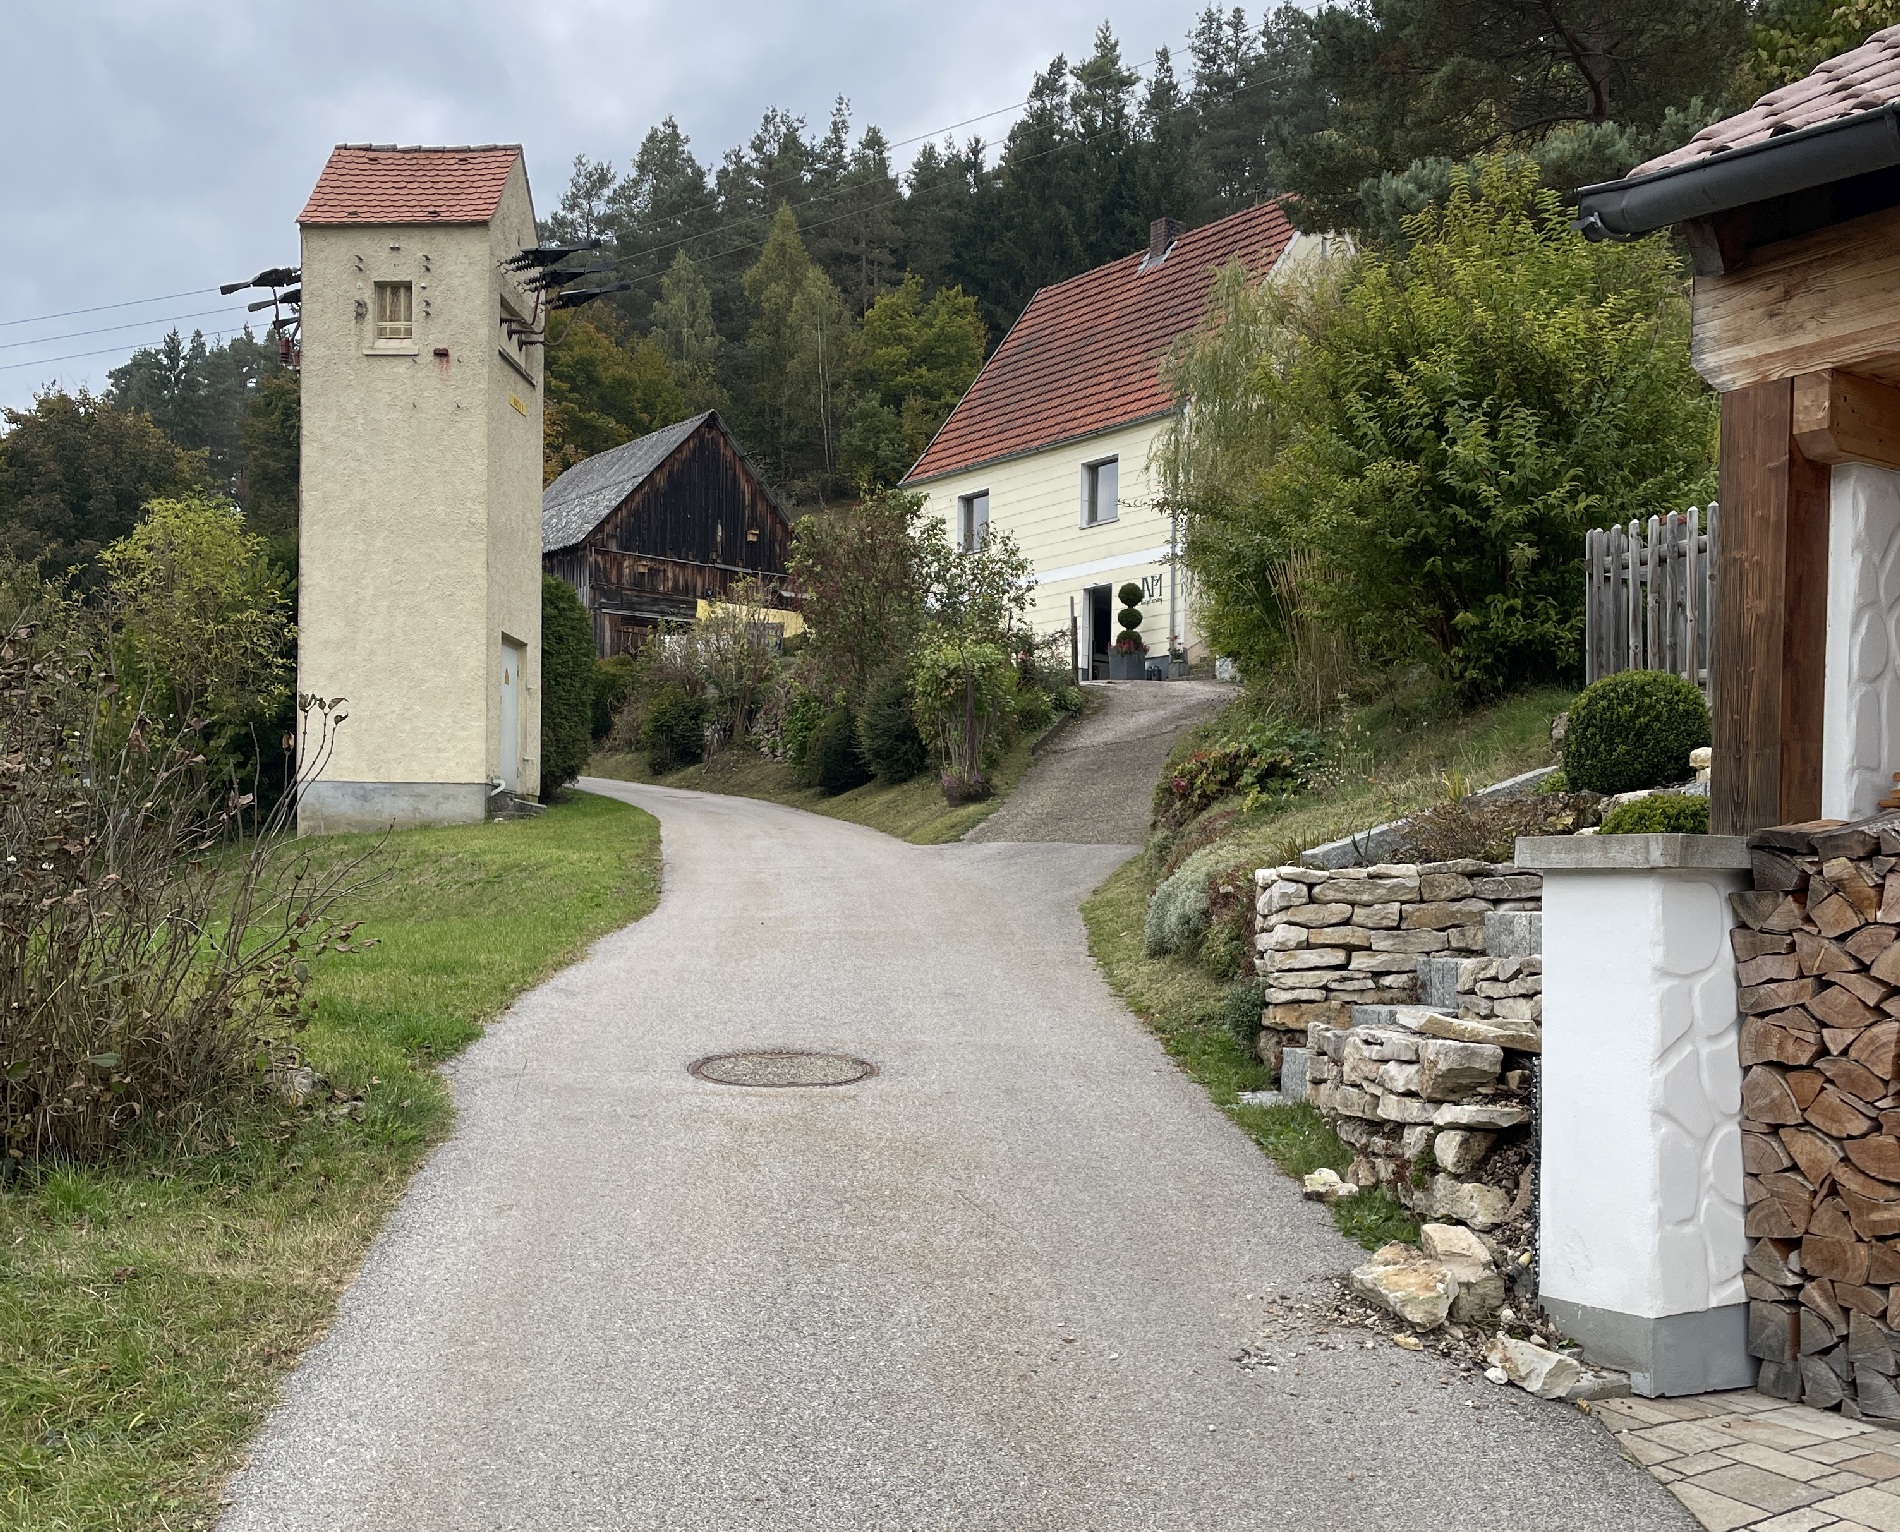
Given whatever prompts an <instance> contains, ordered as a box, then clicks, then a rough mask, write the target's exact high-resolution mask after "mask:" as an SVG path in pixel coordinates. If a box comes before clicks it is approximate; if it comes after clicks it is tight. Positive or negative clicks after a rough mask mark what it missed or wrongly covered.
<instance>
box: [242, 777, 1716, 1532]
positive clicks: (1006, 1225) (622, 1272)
mask: <svg viewBox="0 0 1900 1532" xmlns="http://www.w3.org/2000/svg"><path fill="white" fill-rule="evenodd" d="M588 786H589V787H590V788H592V789H593V790H595V791H600V792H606V793H611V794H613V795H615V796H618V797H622V798H625V799H627V800H629V801H632V802H636V803H639V804H642V805H643V806H646V807H648V808H651V809H652V810H654V811H655V812H656V813H658V814H659V815H660V817H661V819H662V821H663V823H664V827H665V847H666V886H665V894H664V897H663V898H662V900H661V903H660V905H659V908H658V909H657V910H656V911H655V912H654V913H653V914H652V915H650V916H649V917H648V918H647V919H645V920H644V921H642V922H640V923H638V924H637V925H634V926H632V927H629V928H628V929H626V930H624V931H622V932H620V933H618V934H616V935H614V936H612V937H609V938H607V939H606V940H604V941H602V942H601V943H600V944H599V945H598V946H597V947H596V948H595V950H594V951H593V953H592V954H591V955H590V956H589V957H588V958H587V959H586V960H585V961H583V962H581V963H579V964H577V965H576V966H574V967H573V968H570V969H568V970H567V971H566V972H564V973H562V974H560V975H559V976H557V977H556V978H555V979H553V980H551V981H550V982H549V983H547V984H545V985H543V986H541V987H540V988H539V989H537V990H535V991H533V992H532V993H530V994H528V995H526V996H524V997H523V998H522V999H521V1001H520V1002H519V1003H518V1004H517V1005H516V1006H515V1007H514V1008H513V1010H512V1011H511V1012H510V1013H509V1015H508V1016H506V1017H505V1018H503V1019H502V1020H501V1021H500V1022H498V1023H497V1024H496V1025H495V1026H493V1027H492V1028H491V1029H490V1030H489V1032H488V1034H487V1035H486V1036H485V1037H484V1038H483V1039H482V1040H481V1041H479V1042H477V1043H476V1044H475V1045H474V1046H473V1047H472V1048H470V1049H469V1050H468V1052H467V1053H466V1054H465V1055H463V1057H462V1058H461V1059H460V1060H459V1061H458V1063H457V1064H456V1066H455V1069H454V1088H455V1093H456V1097H457V1100H458V1102H459V1105H460V1109H461V1116H460V1120H459V1125H458V1127H457V1129H456V1131H455V1134H454V1136H453V1137H452V1138H451V1139H450V1140H449V1142H447V1143H446V1144H445V1145H443V1146H442V1148H441V1149H440V1150H439V1151H438V1152H437V1153H436V1154H435V1156H434V1157H433V1158H432V1159H431V1160H430V1161H429V1163H428V1165H427V1166H426V1167H425V1168H424V1170H423V1171H422V1173H421V1174H420V1176H419V1177H418V1178H417V1180H416V1181H415V1183H414V1185H413V1187H412V1189H411V1190H410V1192H409V1193H408V1195H407V1196H406V1197H405V1199H404V1200H403V1202H402V1204H401V1206H400V1208H399V1210H398V1211H397V1213H396V1214H395V1216H394V1217H393V1218H392V1219H391V1221H390V1223H389V1224H388V1226H387V1227H386V1229H385V1230H384V1232H383V1234H382V1235H381V1237H380V1238H379V1239H378V1240H377V1242H376V1245H375V1247H374V1249H373V1250H372V1252H371V1254H370V1257H369V1260H368V1262H367V1264H366V1266H365V1268H364V1270H363V1272H362V1274H361V1276H360V1277H359V1278H358V1280H357V1281H356V1283H355V1284H354V1286H353V1287H352V1288H351V1289H350V1291H349V1292H348V1294H347V1295H346V1297H345V1298H344V1301H343V1304H342V1307H341V1310H340V1312H339V1314H338V1316H337V1319H336V1322H335V1324H334V1325H333V1327H332V1329H331V1331H330V1333H329V1334H328V1336H327V1337H326V1338H325V1339H324V1340H323V1341H322V1342H321V1343H319V1344H318V1345H317V1346H316V1347H315V1348H314V1349H313V1351H312V1352H311V1353H310V1355H309V1356H308V1357H307V1358H306V1360H305V1361H304V1363H303V1365H302V1366H301V1367H300V1368H299V1369H298V1370H297V1372H296V1373H295V1374H294V1376H293V1377H292V1379H291V1381H290V1384H289V1387H288V1390H287V1394H286V1397H285V1399H284V1402H283V1404H282V1406H281V1407H280V1408H279V1409H278V1410H277V1411H276V1412H275V1413H274V1414H273V1416H272V1417H271V1419H270V1421H269V1424H268V1426H267V1427H266V1429H265V1431H264V1432H263V1434H262V1436H261V1438H260V1440H259V1441H258V1442H257V1443H256V1445H255V1448H254V1452H253V1457H252V1462H251V1466H250V1467H249V1469H248V1470H247V1471H245V1472H243V1473H242V1474H240V1475H239V1477H238V1478H237V1479H236V1480H235V1481H234V1482H233V1485H232V1494H233V1496H234V1503H233V1504H232V1506H231V1508H230V1510H229V1512H228V1514H227V1516H226V1518H225V1520H224V1523H223V1525H224V1527H225V1528H226V1529H227V1532H259V1529H265V1528H270V1529H313V1532H314V1529H323V1532H355V1529H372V1528H373V1529H377V1532H385V1529H396V1528H401V1529H427V1532H433V1529H445V1532H446V1529H454V1532H502V1529H528V1528H533V1529H537V1532H541V1529H560V1532H593V1529H600V1532H607V1529H613V1532H627V1529H662V1528H664V1529H680V1532H702V1529H706V1532H752V1529H774V1532H777V1529H784V1532H792V1529H798V1532H814V1529H834V1528H836V1529H851V1532H952V1529H955V1532H973V1529H982V1532H988V1529H996V1532H1004V1529H1008V1532H1024V1529H1064V1532H1069V1529H1074V1532H1084V1529H1089V1532H1119V1529H1124V1528H1127V1529H1138V1528H1141V1529H1145V1528H1157V1529H1160V1528H1165V1529H1178V1532H1225V1529H1241V1528H1250V1529H1251V1528H1262V1527H1271V1528H1274V1529H1276V1532H1278V1529H1309V1528H1310V1529H1314V1532H1319V1529H1326V1532H1333V1529H1341V1528H1345V1529H1373V1532H1376V1529H1388V1528H1390V1529H1404V1532H1420V1529H1482V1532H1526V1529H1543V1528H1551V1529H1556V1528H1563V1529H1566V1532H1568V1529H1574V1528H1578V1527H1588V1528H1618V1529H1630V1532H1636V1529H1643V1532H1656V1529H1675V1528H1684V1529H1686V1528H1689V1527H1691V1526H1692V1525H1693V1524H1692V1523H1691V1522H1690V1521H1689V1520H1688V1518H1687V1516H1686V1513H1685V1512H1684V1511H1683V1510H1682V1509H1681V1507H1680V1506H1679V1505H1678V1504H1677V1503H1676V1502H1675V1501H1674V1500H1673V1498H1671V1497H1670V1496H1669V1495H1668V1494H1667V1492H1666V1491H1665V1490H1663V1488H1662V1487H1661V1486H1660V1485H1658V1484H1656V1483H1655V1482H1653V1481H1652V1480H1651V1479H1650V1478H1649V1476H1648V1475H1647V1474H1646V1473H1644V1472H1642V1471H1641V1470H1640V1469H1637V1468H1635V1467H1633V1466H1632V1465H1630V1464H1628V1463H1625V1462H1624V1461H1622V1460H1621V1459H1620V1458H1619V1457H1618V1456H1617V1454H1616V1452H1615V1449H1614V1446H1613V1443H1612V1441H1611V1438H1610V1436H1609V1434H1608V1433H1607V1432H1605V1431H1604V1430H1602V1429H1601V1428H1600V1427H1599V1426H1597V1425H1596V1424H1594V1423H1593V1422H1591V1421H1589V1420H1587V1419H1585V1418H1584V1417H1583V1416H1581V1415H1579V1414H1577V1413H1576V1412H1575V1411H1574V1410H1572V1409H1569V1408H1567V1407H1563V1406H1556V1405H1548V1404H1543V1403H1540V1402H1538V1401H1536V1400H1534V1399H1532V1398H1530V1397H1529V1396H1528V1395H1525V1394H1522V1393H1520V1392H1518V1391H1516V1390H1511V1389H1497V1388H1492V1387H1491V1386H1489V1385H1487V1384H1484V1383H1483V1382H1482V1381H1479V1382H1477V1383H1469V1382H1463V1383H1456V1384H1448V1383H1447V1379H1448V1378H1450V1377H1452V1376H1453V1375H1452V1374H1450V1373H1449V1372H1448V1371H1447V1369H1446V1368H1445V1366H1444V1365H1443V1364H1441V1363H1439V1362H1435V1361H1433V1360H1431V1359H1428V1358H1423V1357H1420V1356H1416V1355H1413V1354H1409V1353H1406V1352H1402V1351H1400V1350H1398V1349H1397V1348H1395V1347H1393V1346H1391V1345H1390V1344H1388V1343H1386V1342H1384V1341H1380V1342H1378V1343H1377V1344H1376V1345H1375V1346H1374V1348H1373V1349H1370V1350H1368V1349H1364V1346H1363V1339H1364V1338H1363V1335H1349V1336H1347V1337H1346V1338H1345V1339H1344V1340H1343V1341H1342V1339H1341V1338H1340V1337H1339V1336H1334V1337H1331V1338H1321V1337H1315V1336H1314V1335H1312V1334H1311V1333H1307V1332H1296V1333H1295V1334H1294V1335H1293V1336H1291V1337H1288V1336H1285V1335H1279V1334H1277V1333H1271V1332H1273V1331H1274V1326H1273V1325H1272V1323H1271V1322H1270V1317H1269V1314H1268V1298H1269V1297H1270V1296H1272V1295H1289V1294H1290V1295H1294V1296H1313V1295H1316V1294H1319V1293H1321V1292H1323V1291H1325V1286H1324V1283H1325V1279H1327V1278H1329V1277H1330V1276H1331V1275H1332V1274H1333V1273H1336V1272H1339V1271H1341V1270H1343V1269H1344V1268H1345V1267H1347V1266H1348V1265H1349V1264H1351V1263H1352V1261H1353V1260H1354V1257H1355V1254H1356V1252H1355V1251H1354V1250H1353V1249H1352V1248H1351V1247H1349V1246H1348V1245H1347V1244H1346V1242H1345V1241H1344V1240H1342V1239H1341V1238H1340V1236H1339V1235H1338V1234H1337V1233H1336V1232H1335V1231H1334V1229H1333V1227H1332V1224H1331V1222H1330V1220H1329V1219H1328V1217H1327V1216H1326V1214H1325V1213H1324V1211H1323V1210H1321V1209H1319V1208H1317V1207H1315V1206H1312V1205H1310V1204H1307V1203H1304V1202H1302V1201H1301V1200H1300V1198H1299V1196H1298V1192H1297V1188H1296V1186H1295V1185H1294V1183H1292V1182H1291V1181H1289V1180H1287V1179H1286V1178H1285V1177H1283V1176H1281V1175H1280V1174H1279V1173H1278V1172H1277V1171H1276V1170H1275V1169H1274V1168H1273V1167H1272V1166H1271V1165H1270V1164H1269V1163H1268V1162H1267V1161H1266V1160H1265V1159H1264V1158H1262V1156H1261V1155H1260V1154H1259V1153H1258V1151H1256V1150H1255V1149H1254V1148H1253V1146H1252V1145H1251V1144H1249V1143H1248V1142H1247V1141H1246V1140H1245V1139H1244V1138H1243V1137H1242V1136H1241V1134H1240V1133H1239V1132H1237V1131H1236V1130H1235V1129H1234V1128H1233V1127H1232V1126H1231V1125H1230V1124H1229V1123H1228V1122H1227V1121H1226V1120H1225V1119H1224V1118H1223V1117H1222V1116H1221V1114H1220V1113H1219V1112H1218V1111H1216V1110H1215V1109H1214V1108H1213V1107H1212V1106H1211V1105H1210V1104H1209V1103H1208V1101H1207V1100H1206V1098H1205V1096H1204V1095H1203V1094H1202V1093H1201V1092H1200V1090H1199V1089H1198V1088H1197V1087H1195V1086H1193V1085H1192V1084H1190V1083H1189V1082H1188V1081H1187V1080H1186V1079H1185V1078H1183V1077H1182V1076H1181V1075H1180V1074H1179V1073H1178V1072H1177V1071H1176V1070H1175V1069H1174V1068H1173V1067H1172V1065H1171V1064H1170V1063H1169V1061H1168V1060H1167V1059H1166V1057H1165V1056H1164V1055H1163V1054H1162V1052H1161V1050H1160V1049H1159V1047H1158V1046H1157V1045H1156V1044H1155V1042H1154V1040H1153V1039H1152V1037H1151V1036H1150V1035H1149V1034H1148V1033H1147V1032H1146V1031H1145V1030H1144V1029H1143V1028H1142V1026H1141V1025H1140V1024H1139V1023H1138V1022H1137V1021H1136V1020H1135V1019H1134V1018H1133V1017H1132V1016H1130V1015H1129V1014H1128V1013H1127V1012H1126V1011H1125V1010H1124V1009H1123V1008H1122V1007H1121V1006H1120V1005H1119V1004H1118V1003H1117V1002H1116V1001H1115V1000H1114V998H1113V997H1112V996H1111V995H1110V993H1109V992H1108V990H1107V988H1106V987H1105V985H1104V984H1103V982H1102V980H1101V978H1100V976H1099V974H1098V973H1097V971H1096V969H1095V968H1094V966H1093V964H1092V963H1091V962H1090V960H1089V958H1088V956H1087V953H1086V948H1085V939H1084V933H1083V929H1082V924H1081V920H1080V918H1079V916H1078V915H1077V913H1076V906H1077V903H1078V901H1079V900H1080V899H1081V898H1082V897H1083V896H1084V894H1085V893H1086V892H1087V890H1088V889H1089V888H1090V887H1092V886H1093V885H1094V884H1095V883H1096V882H1097V881H1098V880H1099V879H1100V878H1101V877H1102V876H1103V875H1104V874H1106V873H1107V872H1108V871H1109V870H1110V869H1111V868H1112V867H1113V866H1114V865H1115V864H1116V863H1117V862H1118V860H1119V859H1120V858H1121V857H1123V856H1124V855H1126V854H1127V848H1125V847H1123V848H1116V847H1110V846H1099V845H1060V844H1044V845H1022V844H988V845H958V846H948V847H933V848H921V847H913V846H909V845H906V844H903V843H901V842H898V841H895V840H891V839H888V838H886V837H884V836H881V835H878V834H876V833H875V832H872V831H869V830H864V829H860V828H858V827H856V826H853V825H848V824H842V823H839V822H837V821H835V820H830V819H823V818H819V817H815V816H811V815H805V814H800V813H798V812H796V811H793V810H789V809H784V808H780V807H777V806H775V805H771V804H765V803H759V802H754V801H750V800H747V799H738V798H722V797H716V796H711V795H703V794H695V793H680V792H674V791H669V790H667V789H663V788H651V787H640V786H634V785H631V784H626V783H608V782H593V783H589V784H588ZM747 1046H767V1047H785V1046H790V1047H807V1048H824V1049H839V1050H844V1051H847V1052H850V1053H854V1054H859V1055H862V1056H863V1057H865V1058H867V1059H870V1060H872V1061H873V1062H875V1063H876V1065H877V1066H878V1071H879V1072H878V1074H877V1075H876V1076H875V1077H874V1078H872V1079H869V1080H867V1081H865V1082H864V1083H862V1084H858V1085H852V1086H846V1087H842V1088H837V1089H820V1090H757V1089H743V1088H734V1087H729V1086H721V1085H714V1084H708V1083H705V1082H702V1081H701V1080H699V1079H697V1078H695V1077H694V1076H692V1075H690V1074H689V1073H688V1072H687V1066H688V1065H689V1064H690V1063H692V1062H693V1061H694V1060H695V1059H698V1058H700V1057H701V1056H702V1055H706V1054H709V1053H713V1052H717V1051H722V1050H726V1049H734V1048H741V1047H747ZM1263 1332H1269V1333H1265V1334H1263ZM1249 1346H1252V1347H1256V1348H1258V1351H1257V1352H1256V1353H1255V1354H1253V1355H1251V1356H1250V1357H1249V1358H1248V1360H1249V1361H1250V1362H1252V1363H1253V1364H1255V1365H1249V1366H1243V1365H1240V1364H1239V1363H1238V1362H1237V1361H1236V1360H1235V1359H1236V1357H1237V1356H1239V1355H1240V1354H1241V1353H1242V1348H1244V1347H1249Z"/></svg>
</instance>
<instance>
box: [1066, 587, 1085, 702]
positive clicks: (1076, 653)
mask: <svg viewBox="0 0 1900 1532" xmlns="http://www.w3.org/2000/svg"><path fill="white" fill-rule="evenodd" d="M1069 674H1070V675H1071V676H1073V677H1075V679H1076V680H1077V681H1080V680H1081V679H1082V641H1081V638H1080V636H1079V635H1078V634H1077V632H1076V628H1075V597H1073V596H1071V597H1069Z"/></svg>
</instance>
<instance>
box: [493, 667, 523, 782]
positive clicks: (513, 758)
mask: <svg viewBox="0 0 1900 1532" xmlns="http://www.w3.org/2000/svg"><path fill="white" fill-rule="evenodd" d="M523 657H524V652H523V649H522V646H521V645H520V644H518V643H516V642H515V641H514V640H513V639H512V638H504V639H503V640H502V641H501V765H500V771H499V773H498V775H499V776H500V777H501V785H502V788H503V790H504V791H506V792H511V793H512V792H514V791H515V790H516V788H517V786H518V785H519V783H520V781H521V662H522V659H523Z"/></svg>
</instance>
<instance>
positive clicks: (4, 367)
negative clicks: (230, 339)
mask: <svg viewBox="0 0 1900 1532" xmlns="http://www.w3.org/2000/svg"><path fill="white" fill-rule="evenodd" d="M229 333H230V332H229V331H225V330H215V331H213V332H212V333H211V334H210V335H207V336H206V337H205V339H206V340H223V339H224V338H225V336H226V335H227V334H229ZM126 349H127V348H126V347H125V346H122V345H121V346H105V347H102V348H101V349H100V350H98V351H69V352H68V353H67V354H66V355H65V356H38V357H35V358H34V359H33V360H32V361H30V362H0V372H15V371H17V370H18V369H20V368H22V367H50V366H52V365H53V363H55V362H76V361H78V360H79V359H80V358H81V357H88V356H118V355H119V354H120V353H122V352H124V351H125V350H126ZM130 349H132V350H134V351H136V350H139V349H141V348H140V347H137V346H134V347H131V348H130Z"/></svg>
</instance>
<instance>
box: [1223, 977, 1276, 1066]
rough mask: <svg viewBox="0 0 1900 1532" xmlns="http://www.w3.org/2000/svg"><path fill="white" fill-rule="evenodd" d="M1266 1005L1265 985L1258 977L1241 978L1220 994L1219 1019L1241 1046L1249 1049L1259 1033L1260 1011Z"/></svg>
mask: <svg viewBox="0 0 1900 1532" xmlns="http://www.w3.org/2000/svg"><path fill="white" fill-rule="evenodd" d="M1265 1006H1266V986H1265V985H1264V984H1262V983H1261V982H1260V981H1259V980H1258V979H1242V980H1241V981H1240V983H1238V984H1235V985H1232V986H1231V987H1230V988H1229V989H1228V991H1227V993H1226V994H1224V995H1222V996H1221V1002H1220V1019H1221V1021H1222V1022H1223V1023H1224V1024H1225V1025H1226V1027H1227V1030H1228V1031H1229V1032H1231V1033H1232V1034H1233V1036H1234V1041H1235V1042H1237V1043H1239V1044H1240V1046H1241V1047H1243V1048H1246V1049H1249V1050H1251V1049H1252V1048H1253V1045H1254V1039H1255V1038H1256V1037H1257V1036H1259V1034H1260V1013H1261V1011H1262V1010H1263V1009H1264V1008H1265Z"/></svg>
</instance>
